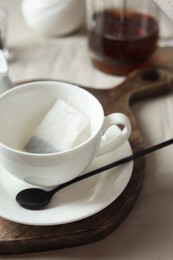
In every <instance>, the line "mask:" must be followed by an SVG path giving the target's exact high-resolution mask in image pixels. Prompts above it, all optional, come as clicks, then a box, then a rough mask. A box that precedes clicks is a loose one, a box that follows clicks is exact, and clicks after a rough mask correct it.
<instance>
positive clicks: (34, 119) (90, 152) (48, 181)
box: [0, 81, 131, 186]
mask: <svg viewBox="0 0 173 260" xmlns="http://www.w3.org/2000/svg"><path fill="white" fill-rule="evenodd" d="M72 92H73V95H72V97H71V101H70V105H71V106H73V107H74V108H76V109H77V110H78V111H80V112H81V113H83V114H84V115H86V116H87V117H88V118H89V122H90V128H91V135H90V137H89V138H88V139H87V140H86V141H84V142H83V143H82V144H80V145H78V146H76V147H74V148H72V149H70V150H67V151H64V152H59V153H50V154H34V153H28V152H25V151H22V148H23V147H24V145H25V142H26V140H28V138H29V137H30V136H32V133H33V132H34V129H35V128H36V126H37V125H38V122H40V121H41V119H42V118H43V117H44V114H45V113H46V112H47V111H48V110H49V108H50V107H51V105H52V104H53V103H54V102H55V101H56V100H57V98H61V99H63V100H64V101H65V102H68V100H69V95H70V93H72ZM0 122H1V127H0V165H1V167H4V168H5V169H6V170H7V171H8V172H9V173H11V174H12V175H13V176H15V177H17V178H19V179H20V180H22V181H25V182H28V183H31V184H34V185H39V186H54V185H58V184H61V183H64V182H67V181H69V180H71V179H73V178H75V177H77V176H78V175H80V174H81V173H82V172H83V171H84V170H85V169H86V167H87V166H88V165H89V164H90V163H91V161H92V160H93V159H94V157H95V156H98V155H100V154H104V153H107V152H109V151H111V150H113V149H116V148H117V147H119V146H120V145H122V144H123V143H124V142H126V141H127V139H128V138H129V136H130V133H131V124H130V121H129V119H128V118H127V116H125V115H124V114H121V113H113V114H110V115H108V116H106V117H105V116H104V111H103V108H102V106H101V104H100V103H99V101H98V100H97V99H96V97H95V96H93V95H92V94H91V93H89V92H88V91H86V90H85V89H83V88H80V87H78V86H76V85H73V84H69V83H64V82H59V81H36V82H31V83H27V84H24V85H21V86H18V87H15V88H13V89H11V90H8V91H7V92H5V93H4V94H2V95H1V96H0ZM119 124H120V125H122V126H123V129H122V130H121V131H119V132H120V134H119V135H117V131H115V132H114V131H110V132H111V134H109V138H108V137H107V135H106V132H107V130H108V129H111V128H113V127H111V126H112V125H119ZM115 133H116V134H115ZM107 139H108V140H107ZM115 159H116V158H115Z"/></svg>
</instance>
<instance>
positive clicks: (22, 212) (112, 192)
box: [0, 142, 133, 226]
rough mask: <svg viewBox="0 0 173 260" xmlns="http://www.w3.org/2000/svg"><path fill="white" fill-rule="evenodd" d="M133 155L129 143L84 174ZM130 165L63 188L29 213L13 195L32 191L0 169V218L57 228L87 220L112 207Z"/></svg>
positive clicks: (98, 161)
mask: <svg viewBox="0 0 173 260" xmlns="http://www.w3.org/2000/svg"><path fill="white" fill-rule="evenodd" d="M130 154H132V150H131V147H130V144H129V142H126V143H125V144H124V145H122V146H121V147H120V148H118V149H116V150H115V151H113V152H110V153H108V154H106V155H103V156H100V157H99V158H96V159H95V160H94V161H93V163H92V164H91V165H90V166H89V168H88V169H87V171H86V172H88V171H90V170H92V169H95V168H98V167H101V166H103V165H106V164H108V163H111V162H113V161H115V160H118V159H120V158H122V157H125V156H127V155H130ZM132 169H133V162H129V163H127V164H124V165H121V166H118V167H115V168H113V169H111V170H108V171H105V172H103V173H101V174H98V175H96V176H93V177H91V178H88V179H85V180H83V181H81V182H78V183H76V184H73V185H71V186H69V187H67V188H64V189H63V190H61V191H60V192H58V193H57V194H55V195H54V197H53V198H52V201H51V203H50V204H49V205H48V207H47V208H46V209H44V210H38V211H31V210H27V209H24V208H22V207H21V206H19V205H18V203H17V202H16V201H15V197H16V194H17V193H18V192H19V191H20V190H22V189H25V188H28V187H33V186H31V185H29V184H26V183H24V182H22V181H20V180H18V179H17V178H15V177H13V176H11V175H10V174H9V173H8V172H6V171H5V170H2V169H0V216H1V217H3V218H5V219H8V220H11V221H13V222H17V223H22V224H28V225H37V226H44V225H46V226H47V225H58V224H66V223H70V222H74V221H77V220H81V219H84V218H86V217H89V216H91V215H93V214H95V213H97V212H99V211H101V210H102V209H104V208H105V207H107V206H108V205H109V204H111V203H112V202H113V201H114V200H115V199H117V197H118V196H119V195H120V194H121V193H122V192H123V190H124V189H125V187H126V185H127V184H128V182H129V179H130V177H131V174H132Z"/></svg>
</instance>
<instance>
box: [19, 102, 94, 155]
mask: <svg viewBox="0 0 173 260" xmlns="http://www.w3.org/2000/svg"><path fill="white" fill-rule="evenodd" d="M88 131H89V120H88V118H87V117H85V116H84V115H83V114H82V113H80V112H79V111H77V110H76V109H75V108H73V107H72V106H70V105H69V104H67V103H65V102H64V101H63V100H62V99H58V100H57V101H56V102H55V104H54V105H53V106H52V107H51V109H50V110H49V111H48V113H47V114H46V116H45V117H44V118H43V120H42V121H41V123H40V124H39V126H38V128H37V129H36V131H35V133H34V134H33V135H32V137H31V138H30V139H29V141H28V143H27V144H26V146H25V147H24V149H25V150H26V151H28V152H32V153H52V152H60V151H65V150H68V149H70V148H72V147H73V146H74V144H75V142H77V139H78V138H79V136H80V142H83V141H84V140H85V139H86V138H87V135H88Z"/></svg>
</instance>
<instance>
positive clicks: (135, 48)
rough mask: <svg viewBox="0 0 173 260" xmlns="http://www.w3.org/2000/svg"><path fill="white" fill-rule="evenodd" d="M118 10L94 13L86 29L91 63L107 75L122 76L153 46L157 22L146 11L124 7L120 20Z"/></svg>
mask: <svg viewBox="0 0 173 260" xmlns="http://www.w3.org/2000/svg"><path fill="white" fill-rule="evenodd" d="M120 21H121V20H120V11H119V10H117V9H116V10H106V11H103V12H98V13H95V14H94V15H93V17H92V25H93V27H92V28H91V30H90V31H89V36H88V39H89V48H90V50H91V53H92V61H93V64H94V65H95V66H96V67H97V68H98V69H100V70H102V71H105V72H107V73H111V74H117V75H125V74H127V73H128V72H130V71H131V70H132V69H134V68H135V67H137V66H138V64H140V63H141V62H143V61H144V60H146V59H147V58H148V57H149V56H150V55H151V54H152V53H153V52H154V50H155V49H156V43H157V39H158V22H157V21H156V20H155V19H154V18H153V17H151V16H150V15H148V14H142V13H137V12H135V11H131V10H126V14H125V18H124V21H123V22H120Z"/></svg>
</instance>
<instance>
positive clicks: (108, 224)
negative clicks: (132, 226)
mask: <svg viewBox="0 0 173 260" xmlns="http://www.w3.org/2000/svg"><path fill="white" fill-rule="evenodd" d="M172 88H173V73H172V71H171V70H169V69H166V68H162V67H155V68H154V67H153V68H150V69H146V70H142V71H138V72H135V73H132V74H130V75H129V77H128V78H127V80H126V81H125V82H124V83H122V84H121V85H119V86H118V87H116V88H115V87H113V88H111V89H109V90H93V89H91V88H87V89H88V90H89V91H90V92H91V93H93V94H94V95H95V96H96V97H97V98H98V99H99V100H100V102H101V103H102V105H103V107H104V110H105V114H109V113H112V112H122V113H125V114H126V115H127V116H128V117H129V118H130V120H131V123H132V135H131V137H130V143H131V146H132V149H133V151H134V152H136V151H139V150H141V149H143V148H144V147H143V146H144V145H143V139H142V136H141V133H140V131H139V128H138V125H137V122H136V119H135V117H134V115H133V113H132V110H131V108H130V106H131V104H132V103H133V102H135V101H138V100H140V99H141V98H146V97H150V96H153V95H158V94H162V93H164V92H165V91H170V90H172ZM144 165H145V160H144V158H140V159H137V160H135V162H134V169H133V172H132V176H131V179H130V181H129V183H128V185H127V187H126V188H125V190H124V191H123V193H122V194H121V195H120V196H119V197H118V199H116V200H115V201H114V202H113V203H112V204H110V205H109V206H108V207H106V208H105V209H104V210H102V211H100V212H99V213H97V214H95V215H93V216H91V217H88V218H86V219H83V220H80V221H76V222H73V223H70V224H64V225H57V226H43V227H40V226H29V225H23V224H17V223H13V222H10V221H7V220H5V219H2V218H0V254H16V253H26V252H36V251H43V250H53V249H60V248H65V247H73V246H79V245H83V244H87V243H91V242H95V241H98V240H100V239H103V238H105V237H106V236H107V235H108V234H110V233H111V232H113V231H114V230H115V229H116V227H117V226H118V225H120V223H121V222H122V221H123V220H124V219H125V217H127V215H128V213H129V212H130V210H131V209H132V207H133V206H134V204H135V201H136V200H137V198H138V194H139V191H140V189H141V186H142V183H143V177H144ZM28 214H29V213H28ZM43 214H44V213H43Z"/></svg>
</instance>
